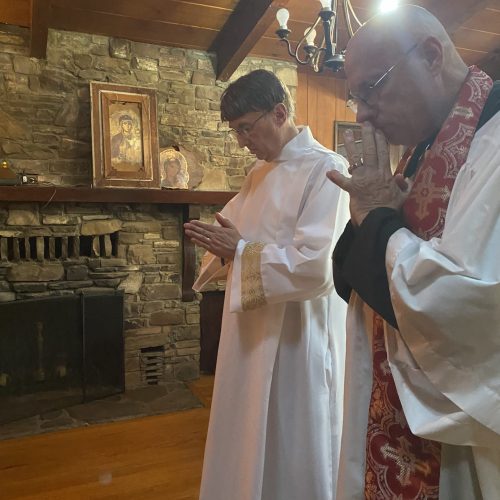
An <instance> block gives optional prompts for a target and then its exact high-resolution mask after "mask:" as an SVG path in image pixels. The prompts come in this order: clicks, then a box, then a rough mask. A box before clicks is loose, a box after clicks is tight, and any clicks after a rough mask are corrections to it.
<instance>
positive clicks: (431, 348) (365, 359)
mask: <svg viewBox="0 0 500 500" xmlns="http://www.w3.org/2000/svg"><path fill="white" fill-rule="evenodd" d="M345 70H346V75H347V82H348V85H349V88H350V90H351V93H352V95H353V99H354V100H355V102H356V103H357V106H358V110H357V120H358V121H359V122H361V123H363V130H362V134H363V151H358V150H357V149H356V145H355V143H354V139H353V137H352V134H348V135H347V137H346V138H345V143H346V148H347V151H348V156H349V160H350V164H351V166H350V173H351V174H352V176H351V177H350V178H348V177H345V176H343V175H342V174H340V173H339V172H331V173H330V174H329V177H330V179H331V180H332V181H333V182H335V183H336V184H338V185H339V186H340V187H341V188H343V189H345V190H346V191H348V192H349V194H350V197H351V202H350V208H351V221H350V223H349V224H348V226H347V227H346V230H345V232H344V234H343V236H342V237H341V239H340V240H339V243H338V244H337V247H336V249H335V253H334V269H335V270H334V278H335V284H336V287H337V290H338V291H339V293H340V294H341V295H342V296H343V297H344V298H345V299H346V300H347V301H349V312H348V320H347V321H348V323H347V324H348V329H349V333H348V344H349V345H348V357H347V367H348V368H347V373H346V396H345V414H344V428H343V437H342V448H341V460H342V464H341V467H340V475H339V481H338V491H337V499H338V500H341V499H357V498H369V499H372V498H373V499H375V498H377V499H393V498H399V499H404V500H409V499H417V498H418V499H423V498H426V499H437V498H440V499H450V500H451V499H453V500H457V499H464V500H465V499H467V500H470V499H475V498H484V499H498V498H500V259H499V248H500V222H499V215H500V195H499V192H500V113H499V112H498V110H499V109H500V92H499V86H498V84H496V85H494V84H493V82H492V80H491V79H490V78H489V77H488V75H486V74H485V73H483V72H482V71H480V70H479V69H478V68H476V67H471V68H468V67H467V66H466V64H465V63H464V62H463V61H462V59H461V57H460V55H459V54H458V52H457V50H456V49H455V47H454V46H453V43H452V42H451V40H450V38H449V36H448V35H447V33H446V32H445V30H444V28H443V26H442V25H441V24H440V23H439V21H438V20H437V19H436V18H435V17H433V16H432V15H431V14H430V13H429V12H427V11H426V10H424V9H422V8H420V7H416V6H405V7H402V8H400V9H398V10H396V11H394V12H392V13H390V14H387V15H380V16H378V17H375V18H373V19H372V20H371V21H369V22H368V23H367V24H365V25H364V26H363V27H362V28H361V29H360V30H359V31H358V32H357V33H356V35H355V36H354V37H353V38H352V39H351V41H350V42H349V45H348V48H347V54H346V65H345ZM386 138H387V139H388V141H389V142H391V143H393V144H404V145H407V146H410V149H409V150H408V152H407V154H405V156H404V157H403V159H402V161H401V163H400V165H399V167H398V173H397V174H396V175H395V176H393V175H392V173H391V171H390V167H389V155H388V145H387V141H386Z"/></svg>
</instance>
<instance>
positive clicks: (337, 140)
mask: <svg viewBox="0 0 500 500" xmlns="http://www.w3.org/2000/svg"><path fill="white" fill-rule="evenodd" d="M334 125H335V126H334V131H335V132H334V138H333V144H334V150H335V151H336V152H337V153H338V154H340V155H342V156H343V157H344V158H347V154H346V150H345V146H344V132H345V131H346V130H348V129H351V130H352V132H353V134H354V141H355V142H356V145H357V147H358V149H359V151H361V142H362V140H361V124H360V123H355V122H335V124H334Z"/></svg>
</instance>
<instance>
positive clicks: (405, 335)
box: [386, 113, 500, 498]
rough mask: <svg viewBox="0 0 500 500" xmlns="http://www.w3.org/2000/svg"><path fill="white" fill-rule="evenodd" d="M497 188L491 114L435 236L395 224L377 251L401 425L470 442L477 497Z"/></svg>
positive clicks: (495, 268) (492, 434)
mask: <svg viewBox="0 0 500 500" xmlns="http://www.w3.org/2000/svg"><path fill="white" fill-rule="evenodd" d="M499 193H500V113H497V115H496V116H495V117H494V118H492V119H491V120H490V121H489V122H488V123H487V124H486V125H485V126H484V127H483V128H482V129H481V130H480V131H479V132H478V133H477V134H476V137H475V139H474V141H473V143H472V147H471V150H470V152H469V156H468V159H467V162H466V163H465V164H464V166H463V167H462V169H461V170H460V172H459V175H458V177H457V180H456V182H455V186H454V189H453V192H452V195H451V199H450V204H449V206H448V211H447V214H446V222H445V227H444V232H443V235H442V237H441V238H435V239H431V240H430V241H423V240H421V239H419V238H418V237H417V236H415V235H413V234H412V233H411V232H409V231H408V230H406V229H400V230H399V231H397V232H396V233H394V234H393V235H392V237H391V238H390V240H389V244H388V247H387V252H386V264H387V269H388V276H389V277H390V278H389V284H390V291H391V299H392V302H393V305H394V310H395V313H396V318H397V322H398V325H399V332H398V331H397V330H394V329H392V328H391V327H388V331H387V332H386V342H387V352H388V358H389V362H390V364H391V369H392V373H393V375H394V379H395V382H396V384H397V387H398V394H399V396H400V399H401V403H402V405H403V408H404V411H405V415H406V417H407V420H408V423H409V425H410V428H411V429H412V431H413V432H414V433H415V434H417V435H419V436H422V437H426V438H429V439H434V440H437V441H441V442H443V443H449V444H451V445H459V446H471V447H472V452H473V455H474V460H475V462H476V469H477V474H478V479H479V483H480V484H481V490H482V495H483V497H484V498H499V497H500V194H499ZM456 479H457V478H455V480H456ZM490 495H496V496H490ZM464 498H465V497H464Z"/></svg>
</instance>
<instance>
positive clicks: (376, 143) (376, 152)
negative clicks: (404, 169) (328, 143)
mask: <svg viewBox="0 0 500 500" xmlns="http://www.w3.org/2000/svg"><path fill="white" fill-rule="evenodd" d="M344 142H345V148H346V151H347V158H348V160H349V165H350V167H349V173H350V174H351V177H346V176H344V175H342V174H341V173H340V172H339V171H337V170H332V171H330V172H328V173H327V177H328V178H329V179H330V180H331V181H332V182H333V183H334V184H336V185H337V186H339V187H340V188H341V189H343V190H344V191H347V192H348V193H349V195H350V205H349V208H350V211H351V218H352V221H353V223H354V224H356V225H358V226H359V225H360V224H361V223H362V222H363V220H364V219H365V217H366V216H367V215H368V213H369V212H370V211H372V210H374V209H375V208H380V207H387V208H393V209H395V210H399V209H400V208H401V206H402V204H403V202H404V200H405V199H406V197H407V196H408V193H409V192H410V187H411V186H410V184H411V182H410V180H408V179H405V178H404V177H403V175H402V174H396V175H395V176H394V175H393V174H392V172H391V167H390V161H389V145H388V143H387V140H386V138H385V137H384V135H383V134H382V132H380V131H379V130H375V128H374V127H373V126H372V125H371V124H370V123H368V122H366V123H363V126H362V151H360V150H359V149H358V147H357V146H356V143H355V141H354V135H353V133H352V131H351V130H348V131H346V133H345V134H344Z"/></svg>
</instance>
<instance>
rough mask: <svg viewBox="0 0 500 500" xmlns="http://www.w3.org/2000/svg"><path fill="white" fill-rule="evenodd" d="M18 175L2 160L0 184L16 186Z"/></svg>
mask: <svg viewBox="0 0 500 500" xmlns="http://www.w3.org/2000/svg"><path fill="white" fill-rule="evenodd" d="M18 184H19V176H18V175H17V174H16V173H15V172H13V171H12V170H11V168H10V167H9V164H8V163H7V162H6V161H5V160H4V161H2V163H1V165H0V186H17V185H18Z"/></svg>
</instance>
